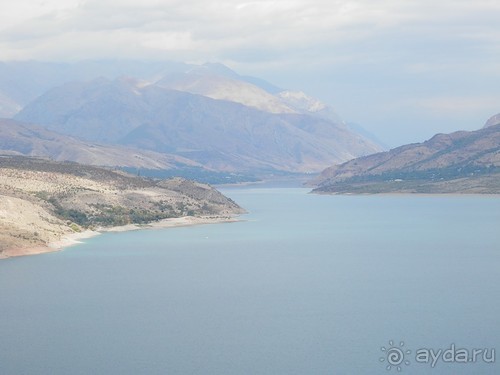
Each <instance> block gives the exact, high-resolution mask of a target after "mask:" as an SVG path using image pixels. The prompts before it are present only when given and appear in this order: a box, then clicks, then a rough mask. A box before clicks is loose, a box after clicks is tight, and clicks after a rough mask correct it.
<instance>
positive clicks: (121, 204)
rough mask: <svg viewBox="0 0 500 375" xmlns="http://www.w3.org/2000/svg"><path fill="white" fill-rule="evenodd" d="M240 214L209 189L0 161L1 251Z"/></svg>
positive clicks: (9, 159)
mask: <svg viewBox="0 0 500 375" xmlns="http://www.w3.org/2000/svg"><path fill="white" fill-rule="evenodd" d="M242 212H243V210H242V209H241V208H240V207H239V206H238V205H237V204H236V203H235V202H233V201H232V200H230V199H228V198H226V197H225V196H223V195H222V194H221V193H219V192H218V191H217V190H215V189H214V188H212V187H210V186H208V185H204V184H200V183H196V182H192V181H187V180H184V179H179V178H177V179H171V180H167V181H160V180H151V179H143V178H139V177H134V176H131V175H127V174H124V173H122V172H118V171H112V170H108V169H102V168H97V167H92V166H84V165H80V164H76V163H57V162H52V161H47V160H42V159H31V158H24V157H0V251H3V250H5V249H8V248H12V247H27V246H39V245H40V246H43V245H46V244H48V243H50V242H52V241H55V240H57V239H59V238H61V237H62V236H64V235H65V234H68V233H74V232H75V231H76V232H78V231H81V230H83V229H87V228H90V229H95V228H99V227H110V226H121V225H126V224H146V223H150V222H155V221H159V220H162V219H167V218H178V217H183V216H197V217H201V216H203V217H207V216H209V217H218V218H222V217H230V216H231V215H235V214H239V213H242Z"/></svg>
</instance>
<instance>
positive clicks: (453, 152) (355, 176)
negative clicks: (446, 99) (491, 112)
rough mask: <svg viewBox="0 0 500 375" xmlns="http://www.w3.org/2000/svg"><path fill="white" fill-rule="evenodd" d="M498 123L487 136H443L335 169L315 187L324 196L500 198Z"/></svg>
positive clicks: (475, 133)
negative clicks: (459, 195)
mask: <svg viewBox="0 0 500 375" xmlns="http://www.w3.org/2000/svg"><path fill="white" fill-rule="evenodd" d="M494 118H495V117H493V118H492V119H494ZM496 118H497V120H495V121H497V122H500V121H498V119H499V118H500V117H499V116H498V115H497V116H496ZM495 121H493V120H491V119H490V121H489V122H488V123H487V126H486V127H484V128H483V129H481V130H477V131H472V132H467V131H459V132H455V133H451V134H437V135H436V136H434V137H432V138H431V139H429V140H428V141H425V142H423V143H416V144H410V145H405V146H401V147H398V148H395V149H393V150H390V151H388V152H381V153H377V154H373V155H369V156H366V157H361V158H357V159H354V160H350V161H348V162H346V163H343V164H340V165H335V166H332V167H330V168H327V169H326V170H325V171H323V172H322V173H321V175H320V176H319V177H318V178H317V179H315V180H314V181H313V182H312V184H313V185H315V186H316V189H315V192H319V193H389V192H418V193H496V194H498V193H500V124H498V123H495Z"/></svg>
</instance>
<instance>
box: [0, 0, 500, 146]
mask: <svg viewBox="0 0 500 375" xmlns="http://www.w3.org/2000/svg"><path fill="white" fill-rule="evenodd" d="M499 20H500V1H498V0H466V1H463V0H439V1H436V0H417V1H414V0H396V1H393V0H358V1H356V0H355V1H346V0H324V1H323V0H279V1H260V0H257V1H241V0H217V1H209V0H15V1H11V0H0V25H1V26H0V60H25V59H36V60H44V61H61V60H63V61H77V60H81V59H103V58H132V59H155V60H158V59H160V60H161V59H165V60H177V61H187V62H205V61H211V62H216V61H217V62H222V63H224V64H226V65H228V66H229V67H231V68H233V69H235V70H236V71H238V72H239V73H241V74H249V75H255V76H259V77H261V78H265V79H267V80H268V81H271V82H272V83H275V84H277V85H279V86H281V87H285V88H290V89H301V90H303V91H305V92H307V93H308V94H310V95H312V96H316V97H318V98H320V99H322V100H323V101H326V102H327V103H329V104H331V105H333V106H334V108H335V109H336V110H337V112H338V113H339V114H340V115H341V116H342V117H343V118H345V119H346V120H350V121H354V122H358V123H360V124H362V125H363V126H364V127H365V128H367V129H368V130H370V131H372V132H374V133H375V134H377V135H378V136H379V137H380V138H381V139H382V140H384V141H386V143H388V144H389V145H391V146H395V145H398V144H400V143H407V142H415V141H421V140H424V139H426V138H428V137H430V136H432V135H433V134H434V133H436V132H448V131H452V130H458V129H476V128H479V127H481V126H482V125H483V123H484V122H485V121H486V120H487V118H488V117H489V116H490V115H493V114H495V113H497V112H500V26H499Z"/></svg>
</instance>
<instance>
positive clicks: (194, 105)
mask: <svg viewBox="0 0 500 375" xmlns="http://www.w3.org/2000/svg"><path fill="white" fill-rule="evenodd" d="M16 119H18V120H22V121H27V122H32V123H37V124H40V125H43V126H45V127H47V128H48V129H50V130H53V131H57V132H60V133H64V134H67V135H72V136H76V137H80V138H82V139H86V140H90V141H94V142H105V143H109V144H121V145H128V146H134V147H139V148H141V149H148V150H153V151H157V152H166V153H174V154H176V155H181V156H185V157H187V158H189V159H191V160H195V161H197V162H199V163H201V164H203V165H206V166H208V167H211V168H215V169H217V170H226V171H250V170H280V171H294V172H314V171H319V170H322V169H323V168H324V167H325V166H327V165H329V164H331V163H332V162H343V161H346V160H349V159H352V158H354V157H357V156H361V155H367V154H370V153H373V152H376V151H379V150H380V147H378V146H377V145H376V144H374V143H373V142H371V141H369V140H367V139H365V138H364V137H362V136H360V135H358V134H356V133H354V132H352V131H351V130H349V128H348V127H347V126H345V125H344V124H337V123H334V122H331V121H329V120H327V119H322V118H319V117H315V116H310V115H304V114H298V113H269V112H266V111H262V110H258V109H255V108H251V107H249V106H245V105H242V104H239V103H235V102H233V101H229V100H215V99H211V98H208V97H205V96H201V95H195V94H191V93H187V92H180V91H177V90H171V89H168V88H165V87H162V85H161V84H158V85H156V84H147V83H145V82H143V81H134V80H131V79H118V80H112V81H111V80H107V79H98V80H94V81H92V82H89V83H70V84H65V85H63V86H61V87H58V88H55V89H52V90H50V91H48V92H47V93H45V94H44V95H42V96H40V97H39V98H38V99H36V100H35V101H33V102H31V103H30V104H29V105H27V106H26V107H25V108H24V109H23V110H22V111H21V112H20V113H19V114H18V115H17V116H16Z"/></svg>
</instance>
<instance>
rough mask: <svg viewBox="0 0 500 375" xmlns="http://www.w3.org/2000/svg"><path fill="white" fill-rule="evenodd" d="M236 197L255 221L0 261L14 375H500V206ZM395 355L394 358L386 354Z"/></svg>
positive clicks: (467, 201)
mask: <svg viewBox="0 0 500 375" xmlns="http://www.w3.org/2000/svg"><path fill="white" fill-rule="evenodd" d="M224 192H225V193H226V194H227V195H229V196H230V197H232V198H233V199H235V200H236V201H237V202H238V203H240V204H241V205H242V206H243V207H245V208H246V209H247V210H248V211H249V212H250V214H248V215H245V216H244V217H243V218H244V219H245V221H242V222H238V223H229V224H216V225H205V226H195V227H181V228H172V229H165V230H146V231H136V232H127V233H110V234H105V235H102V236H99V237H95V238H92V239H89V240H87V241H86V243H85V244H83V245H78V246H75V247H72V248H70V249H67V250H65V251H63V252H59V253H52V254H45V255H40V256H32V257H24V258H16V259H8V260H4V261H1V262H0V285H1V290H0V308H1V316H0V374H1V375H4V374H8V375H19V374H29V375H31V374H36V375H38V374H44V375H52V374H120V375H121V374H134V375H136V374H231V375H233V374H234V375H239V374H356V375H357V374H386V373H397V368H396V367H391V371H390V372H389V371H387V370H386V366H387V356H385V353H386V352H383V351H382V350H381V347H386V348H387V349H389V346H390V344H389V340H394V342H395V345H399V343H400V342H401V341H402V342H404V347H403V348H404V349H405V350H407V349H408V350H411V351H412V353H411V354H406V355H405V358H406V360H409V364H408V365H406V364H404V363H402V365H401V366H402V373H404V374H433V373H435V374H475V375H477V374H499V373H500V362H499V361H500V360H498V361H496V363H493V364H491V363H484V361H477V362H476V363H468V364H464V363H444V362H441V361H440V362H437V364H436V366H435V368H431V367H430V364H423V363H417V362H416V360H415V352H416V351H417V350H418V349H422V348H427V349H435V350H436V351H437V350H438V349H448V348H450V346H451V344H456V345H457V347H461V348H468V349H477V348H496V349H497V350H498V351H499V352H500V324H499V322H500V241H499V240H500V235H499V233H500V232H499V227H500V225H499V224H500V199H499V198H494V197H478V196H469V197H454V196H446V197H425V196H318V195H311V194H306V193H307V190H305V189H296V188H279V189H278V188H275V189H267V188H260V189H256V188H234V189H225V190H224ZM380 358H384V362H380V360H379V359H380Z"/></svg>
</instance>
